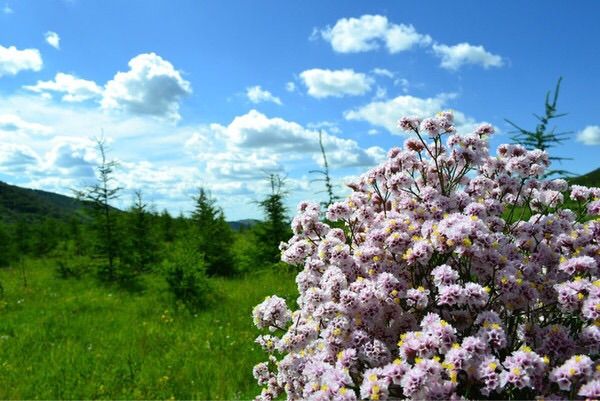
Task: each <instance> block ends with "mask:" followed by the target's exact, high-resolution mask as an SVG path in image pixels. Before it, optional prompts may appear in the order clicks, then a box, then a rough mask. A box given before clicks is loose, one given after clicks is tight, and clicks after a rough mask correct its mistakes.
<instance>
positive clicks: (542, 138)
mask: <svg viewBox="0 0 600 401" xmlns="http://www.w3.org/2000/svg"><path fill="white" fill-rule="evenodd" d="M561 81H562V77H561V78H559V79H558V82H557V83H556V88H555V89H554V94H551V92H550V91H549V92H547V93H546V101H545V105H544V111H545V112H544V115H543V116H538V115H537V114H534V116H535V117H536V118H537V119H538V121H539V123H538V124H537V125H536V127H535V130H534V131H529V130H526V129H525V128H521V127H520V126H518V125H516V124H515V123H513V122H512V121H510V120H505V121H506V122H507V123H509V124H510V125H512V126H513V127H514V128H515V131H514V132H513V133H514V134H515V135H514V136H513V137H512V138H511V139H512V141H513V143H517V144H519V145H523V146H525V147H526V148H527V149H528V150H533V149H540V150H544V151H549V150H550V148H553V147H556V146H558V145H560V144H562V143H563V141H565V140H566V139H567V138H569V136H570V135H571V132H556V128H555V127H552V128H549V125H550V123H551V122H552V121H553V120H554V119H556V118H560V117H563V116H565V115H566V113H560V114H559V113H558V111H557V107H558V106H557V102H558V94H559V91H560V83H561ZM550 98H552V101H551V100H550ZM550 160H551V161H557V162H559V163H560V162H562V161H563V160H570V158H568V157H558V156H550ZM551 175H561V176H565V175H572V173H570V172H569V171H566V170H560V169H558V170H549V171H547V172H546V174H545V177H548V176H551Z"/></svg>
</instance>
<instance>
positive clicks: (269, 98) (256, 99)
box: [246, 85, 281, 105]
mask: <svg viewBox="0 0 600 401" xmlns="http://www.w3.org/2000/svg"><path fill="white" fill-rule="evenodd" d="M246 96H247V97H248V100H250V101H251V102H252V103H261V102H273V103H275V104H278V105H281V99H279V98H278V97H277V96H273V95H272V94H271V92H269V91H268V90H264V89H262V88H261V87H260V86H258V85H256V86H252V87H250V88H246Z"/></svg>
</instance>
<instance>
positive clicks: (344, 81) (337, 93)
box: [300, 68, 373, 98]
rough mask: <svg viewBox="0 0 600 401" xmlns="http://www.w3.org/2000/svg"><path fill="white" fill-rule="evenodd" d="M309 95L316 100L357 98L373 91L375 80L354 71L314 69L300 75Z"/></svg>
mask: <svg viewBox="0 0 600 401" xmlns="http://www.w3.org/2000/svg"><path fill="white" fill-rule="evenodd" d="M300 78H301V79H302V81H303V82H304V84H305V85H306V87H307V88H308V94H309V95H310V96H313V97H316V98H325V97H329V96H334V97H342V96H347V95H349V96H357V95H363V94H365V93H367V92H368V91H370V90H371V85H372V84H373V79H372V78H371V77H369V76H367V75H366V74H363V73H360V72H355V71H354V70H352V69H343V70H327V69H320V68H313V69H310V70H306V71H303V72H301V73H300Z"/></svg>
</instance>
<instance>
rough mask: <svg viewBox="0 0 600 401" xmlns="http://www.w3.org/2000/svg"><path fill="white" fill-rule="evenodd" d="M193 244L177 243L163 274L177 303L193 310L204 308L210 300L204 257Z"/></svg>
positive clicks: (166, 262) (166, 261)
mask: <svg viewBox="0 0 600 401" xmlns="http://www.w3.org/2000/svg"><path fill="white" fill-rule="evenodd" d="M190 245H191V244H186V243H183V242H180V243H175V244H174V246H173V249H172V251H171V253H170V254H169V256H168V258H167V259H166V260H165V261H164V262H163V274H164V277H165V280H166V282H167V284H168V286H169V290H170V292H171V293H172V294H173V296H174V297H175V299H176V300H177V301H180V302H182V303H183V304H184V305H186V306H187V307H188V308H190V309H191V310H197V309H199V308H201V307H202V306H204V305H205V304H206V303H207V302H208V300H209V298H210V292H211V290H210V286H209V283H208V280H207V277H206V265H205V262H204V256H203V255H202V254H201V253H199V252H198V251H197V250H195V249H194V247H193V246H190Z"/></svg>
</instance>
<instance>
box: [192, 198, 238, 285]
mask: <svg viewBox="0 0 600 401" xmlns="http://www.w3.org/2000/svg"><path fill="white" fill-rule="evenodd" d="M195 201H196V207H195V209H194V212H193V213H192V221H191V223H192V229H191V232H192V237H193V239H194V243H195V247H196V249H197V251H198V252H200V253H202V254H203V255H204V262H205V263H206V272H207V274H208V275H211V276H212V275H220V276H230V275H232V274H233V273H234V265H233V253H232V250H231V248H232V245H233V232H232V230H231V228H230V227H229V224H227V222H226V221H225V215H224V214H223V210H222V209H221V208H219V207H218V206H217V204H216V200H215V199H213V198H211V196H210V195H209V194H208V193H207V192H206V191H205V190H204V188H200V189H199V191H198V196H196V198H195Z"/></svg>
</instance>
